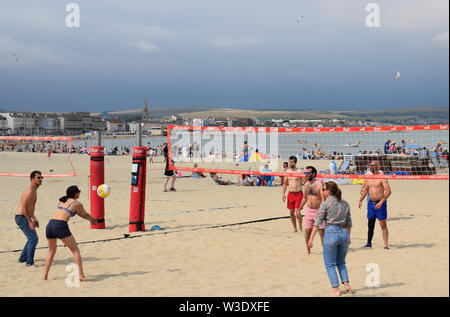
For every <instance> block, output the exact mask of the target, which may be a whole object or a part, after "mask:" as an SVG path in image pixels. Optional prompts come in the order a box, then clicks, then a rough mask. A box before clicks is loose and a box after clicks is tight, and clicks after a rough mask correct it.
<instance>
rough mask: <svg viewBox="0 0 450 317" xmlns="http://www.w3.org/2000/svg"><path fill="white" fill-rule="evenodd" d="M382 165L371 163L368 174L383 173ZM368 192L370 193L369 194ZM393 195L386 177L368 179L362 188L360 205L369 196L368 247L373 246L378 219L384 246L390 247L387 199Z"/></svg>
mask: <svg viewBox="0 0 450 317" xmlns="http://www.w3.org/2000/svg"><path fill="white" fill-rule="evenodd" d="M382 174H383V172H382V171H380V165H379V164H378V162H377V161H373V162H371V163H370V164H369V171H368V172H367V173H366V175H382ZM367 193H368V194H369V195H367ZM390 195H391V187H390V186H389V183H388V181H387V180H386V179H366V180H365V181H364V184H363V185H362V188H361V197H360V199H359V203H358V207H359V208H361V205H362V202H363V200H364V199H365V198H366V196H367V200H368V201H367V219H368V220H369V222H368V234H367V244H366V245H365V247H366V248H371V247H372V238H373V232H374V229H375V222H376V220H377V219H378V221H379V222H380V227H381V230H382V233H383V240H384V248H385V249H389V245H388V238H389V231H388V228H387V222H386V220H387V199H388V198H389V196H390Z"/></svg>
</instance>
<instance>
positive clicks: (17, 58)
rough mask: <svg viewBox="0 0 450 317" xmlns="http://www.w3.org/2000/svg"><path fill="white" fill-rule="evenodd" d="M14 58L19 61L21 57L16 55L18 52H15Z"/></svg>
mask: <svg viewBox="0 0 450 317" xmlns="http://www.w3.org/2000/svg"><path fill="white" fill-rule="evenodd" d="M13 56H14V58H15V59H16V62H18V61H19V57H18V56H17V55H16V53H13Z"/></svg>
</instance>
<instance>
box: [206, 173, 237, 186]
mask: <svg viewBox="0 0 450 317" xmlns="http://www.w3.org/2000/svg"><path fill="white" fill-rule="evenodd" d="M209 175H210V176H211V178H212V180H213V181H214V183H216V184H217V185H233V182H232V181H230V180H228V181H224V180H222V179H221V178H220V177H219V176H218V175H217V173H209Z"/></svg>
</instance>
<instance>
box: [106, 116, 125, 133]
mask: <svg viewBox="0 0 450 317" xmlns="http://www.w3.org/2000/svg"><path fill="white" fill-rule="evenodd" d="M106 130H107V131H108V132H111V133H114V132H127V131H128V125H127V124H126V123H125V122H123V121H121V120H120V119H119V117H117V116H116V117H115V118H114V119H113V120H107V121H106Z"/></svg>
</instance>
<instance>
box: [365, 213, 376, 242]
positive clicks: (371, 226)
mask: <svg viewBox="0 0 450 317" xmlns="http://www.w3.org/2000/svg"><path fill="white" fill-rule="evenodd" d="M375 221H376V219H368V223H367V227H368V231H367V244H366V245H365V247H367V248H371V247H372V238H373V232H374V229H375Z"/></svg>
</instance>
